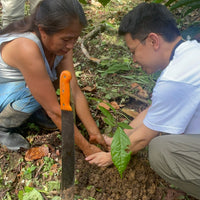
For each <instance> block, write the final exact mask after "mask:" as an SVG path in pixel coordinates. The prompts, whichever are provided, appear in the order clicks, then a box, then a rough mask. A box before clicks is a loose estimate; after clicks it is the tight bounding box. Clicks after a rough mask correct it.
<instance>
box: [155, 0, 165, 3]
mask: <svg viewBox="0 0 200 200" xmlns="http://www.w3.org/2000/svg"><path fill="white" fill-rule="evenodd" d="M163 1H164V0H154V1H153V3H161V2H163Z"/></svg>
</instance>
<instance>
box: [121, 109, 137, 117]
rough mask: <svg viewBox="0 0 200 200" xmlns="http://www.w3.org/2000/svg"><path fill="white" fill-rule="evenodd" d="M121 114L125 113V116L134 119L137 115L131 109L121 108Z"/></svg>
mask: <svg viewBox="0 0 200 200" xmlns="http://www.w3.org/2000/svg"><path fill="white" fill-rule="evenodd" d="M122 112H124V113H126V114H127V115H129V116H131V117H133V118H136V117H137V116H138V115H139V113H138V112H137V111H135V110H133V109H128V108H122Z"/></svg>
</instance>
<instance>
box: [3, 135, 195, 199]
mask: <svg viewBox="0 0 200 200" xmlns="http://www.w3.org/2000/svg"><path fill="white" fill-rule="evenodd" d="M58 134H59V132H53V133H48V134H45V135H40V136H36V137H35V139H34V143H33V145H34V146H35V145H36V146H39V145H41V144H44V143H45V144H49V145H50V146H51V150H52V149H53V150H52V151H51V154H50V155H49V156H50V157H52V158H54V159H57V161H58V162H57V164H58V165H59V163H61V157H60V156H55V154H54V152H53V151H54V150H55V149H59V148H58V147H60V140H59V139H58V137H57V136H58ZM0 152H1V153H0V160H1V162H0V165H1V169H2V170H3V169H4V170H7V169H10V168H12V166H13V165H16V163H15V161H16V160H17V158H23V157H24V156H23V152H10V151H6V150H5V149H4V148H0ZM8 155H9V160H8V159H7V158H8V157H7V156H8ZM75 159H76V164H75V165H76V166H75V192H74V195H75V196H74V199H76V200H179V199H185V200H195V198H192V197H189V196H186V195H185V194H184V193H183V192H181V191H179V190H175V189H173V188H171V187H170V185H169V184H167V183H166V182H165V181H164V180H163V179H161V178H160V177H159V176H158V175H156V174H155V173H154V171H153V170H152V169H151V168H150V166H149V162H148V159H147V150H143V151H141V152H140V153H138V154H136V155H135V156H132V159H131V161H130V163H129V165H128V167H127V169H126V170H125V172H124V174H123V178H121V177H120V175H119V173H118V171H117V169H116V168H115V166H113V165H112V166H109V167H102V168H99V167H97V166H94V165H90V164H88V162H87V161H85V159H84V155H83V153H82V152H81V151H80V150H79V149H78V147H76V150H75ZM14 160H15V161H14ZM36 162H37V163H38V161H35V163H36ZM37 173H39V174H37V176H38V177H40V173H41V172H39V171H38V172H37ZM11 174H12V176H11ZM14 174H15V176H14ZM20 176H21V175H20V167H19V166H17V165H16V166H15V167H14V166H13V170H11V171H9V178H10V179H14V180H15V181H13V185H12V187H11V188H10V191H12V190H13V192H16V193H17V192H18V191H19V189H20V184H19V182H20V180H21V179H20ZM34 176H36V175H34ZM58 178H59V177H58ZM41 179H42V178H41ZM47 181H52V179H51V178H48V179H47V180H42V182H44V183H46V182H47ZM7 191H9V189H7ZM7 191H5V190H3V189H1V188H0V197H1V199H3V197H4V195H5V192H7ZM58 194H59V191H57V195H58ZM16 199H17V198H16ZM44 199H49V198H44ZM14 200H15V199H14Z"/></svg>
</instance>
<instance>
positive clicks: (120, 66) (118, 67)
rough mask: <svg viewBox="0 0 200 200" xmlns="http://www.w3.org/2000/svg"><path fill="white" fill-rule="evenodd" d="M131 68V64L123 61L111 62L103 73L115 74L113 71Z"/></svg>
mask: <svg viewBox="0 0 200 200" xmlns="http://www.w3.org/2000/svg"><path fill="white" fill-rule="evenodd" d="M129 70H130V68H129V66H128V65H127V64H126V65H124V64H122V63H111V64H110V66H108V69H107V70H106V71H105V72H104V73H102V75H103V76H105V75H106V74H113V73H117V72H120V71H129Z"/></svg>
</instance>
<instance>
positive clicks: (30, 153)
mask: <svg viewBox="0 0 200 200" xmlns="http://www.w3.org/2000/svg"><path fill="white" fill-rule="evenodd" d="M48 154H49V147H48V146H47V145H42V146H40V147H33V148H31V149H29V150H27V151H26V154H25V160H26V161H33V160H37V159H40V158H42V157H44V156H47V155H48Z"/></svg>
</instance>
